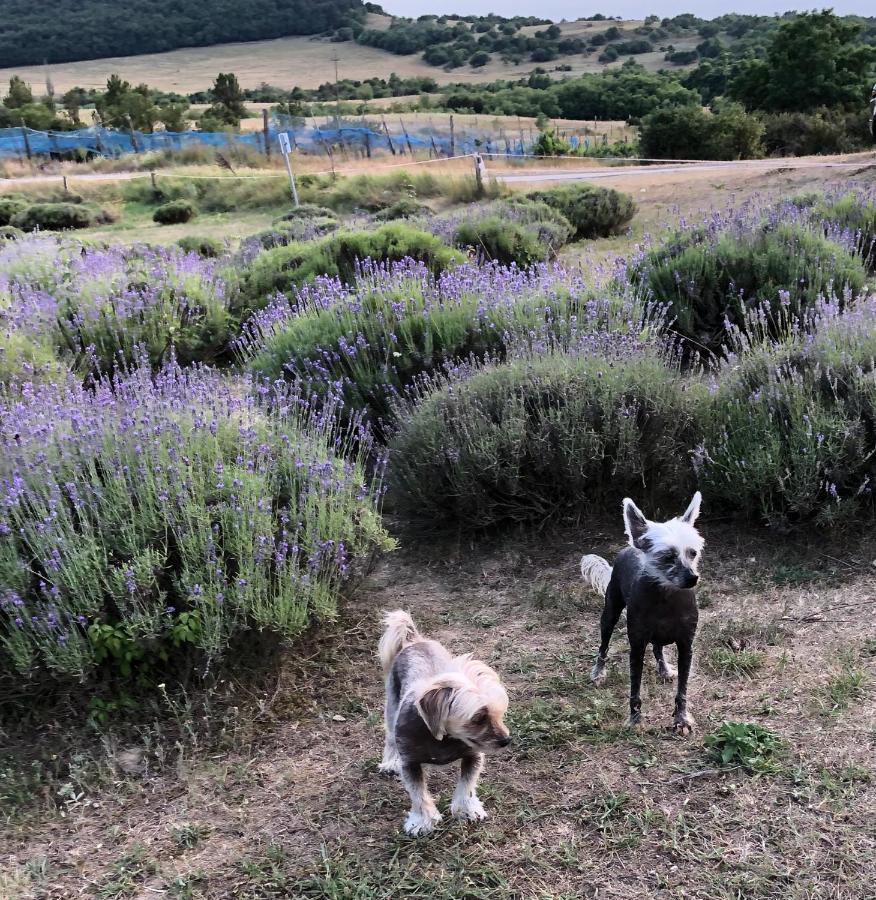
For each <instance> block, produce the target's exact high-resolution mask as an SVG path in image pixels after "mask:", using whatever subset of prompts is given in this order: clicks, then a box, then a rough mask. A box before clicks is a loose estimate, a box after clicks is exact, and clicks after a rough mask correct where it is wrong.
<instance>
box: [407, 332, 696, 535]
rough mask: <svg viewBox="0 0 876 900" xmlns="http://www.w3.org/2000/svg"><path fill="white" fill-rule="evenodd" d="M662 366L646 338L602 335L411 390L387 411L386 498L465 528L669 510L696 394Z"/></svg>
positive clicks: (668, 361) (685, 476) (682, 472)
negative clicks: (641, 507) (641, 505)
mask: <svg viewBox="0 0 876 900" xmlns="http://www.w3.org/2000/svg"><path fill="white" fill-rule="evenodd" d="M673 360H674V357H673V354H672V352H671V347H670V346H668V345H666V344H665V342H664V341H663V340H661V339H659V338H657V337H652V336H648V335H647V334H640V333H637V332H636V331H635V330H633V331H631V332H629V333H626V334H624V333H620V332H611V331H604V332H599V333H594V334H590V335H584V336H582V337H581V338H579V340H578V341H577V342H576V344H575V345H574V346H573V347H571V348H569V349H568V350H566V351H563V352H561V351H558V350H556V349H553V350H544V349H542V352H533V351H532V350H529V349H527V350H526V351H525V352H523V353H522V354H515V356H514V358H513V359H512V360H510V361H509V362H508V363H507V364H505V365H497V364H495V363H493V362H489V363H487V364H486V365H483V366H473V367H470V368H469V369H468V370H467V371H462V372H454V373H452V374H449V375H442V376H438V377H433V378H431V379H428V380H427V381H424V382H421V383H420V385H419V386H418V390H417V391H416V392H415V393H414V394H413V395H412V396H410V397H409V398H407V399H404V400H400V401H399V402H398V403H397V407H398V408H397V419H398V422H399V426H398V430H397V432H396V434H395V436H394V438H393V440H392V441H391V444H390V453H391V461H392V464H391V468H390V477H391V485H392V491H393V496H394V497H395V499H396V500H397V501H398V502H399V504H400V505H401V506H402V508H403V509H405V510H406V511H408V512H409V513H410V514H412V515H414V516H416V517H418V518H420V517H422V518H425V519H427V520H429V521H430V522H432V523H434V522H438V523H447V522H452V523H453V524H455V525H457V526H459V527H463V528H466V529H477V528H485V527H491V526H494V525H497V524H505V523H509V522H527V521H528V522H531V521H544V520H547V519H551V518H553V517H555V516H556V515H557V514H568V513H574V514H576V515H578V516H587V515H589V514H592V513H593V512H594V511H599V512H601V511H604V510H605V509H606V508H615V507H616V505H617V503H618V502H619V501H618V498H619V497H622V496H623V495H624V493H633V494H635V496H636V497H642V498H643V500H645V501H646V502H648V503H649V504H650V506H651V507H652V508H659V506H660V503H661V501H663V500H670V501H673V502H675V503H676V505H677V503H678V502H680V501H681V498H682V497H683V496H684V495H685V494H686V493H687V492H688V491H689V488H690V484H691V481H692V472H691V469H690V464H689V462H688V458H687V449H688V447H689V446H691V445H692V444H691V441H692V439H693V437H694V436H695V434H696V431H695V414H696V401H697V399H698V398H699V396H700V394H701V393H702V391H699V392H697V391H694V390H692V389H691V385H690V384H685V382H684V380H683V379H682V376H681V374H680V372H679V369H678V367H677V365H675V363H674V361H673ZM686 388H687V389H686Z"/></svg>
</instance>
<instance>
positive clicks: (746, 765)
mask: <svg viewBox="0 0 876 900" xmlns="http://www.w3.org/2000/svg"><path fill="white" fill-rule="evenodd" d="M705 743H706V748H707V749H708V750H709V751H710V752H711V754H712V756H713V758H714V759H715V760H716V761H717V762H718V763H720V764H721V765H722V766H734V765H735V766H741V767H742V768H743V769H745V770H746V771H748V772H752V773H757V774H770V773H774V772H775V771H776V769H777V766H778V764H779V761H780V756H781V754H782V751H783V748H784V745H783V744H782V741H781V739H780V738H779V736H778V735H777V734H775V733H774V732H772V731H770V730H769V729H767V728H763V727H761V726H760V725H756V724H754V723H752V722H723V723H721V726H720V727H719V728H718V729H717V730H716V731H714V732H712V733H711V734H708V735H706V741H705Z"/></svg>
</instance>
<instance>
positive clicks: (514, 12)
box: [378, 0, 876, 21]
mask: <svg viewBox="0 0 876 900" xmlns="http://www.w3.org/2000/svg"><path fill="white" fill-rule="evenodd" d="M378 2H380V5H381V6H382V7H383V8H384V9H385V10H386V11H387V12H389V13H393V14H394V15H397V16H411V17H412V18H416V17H417V16H421V15H424V14H425V13H435V14H441V13H461V14H463V15H486V14H487V13H491V12H495V13H498V14H500V15H503V16H506V17H511V16H518V15H521V16H541V17H542V18H546V19H553V20H554V21H559V20H560V19H580V18H582V17H583V16H586V15H589V14H594V13H599V12H601V13H602V14H603V15H606V16H608V15H611V16H621V17H622V18H624V19H644V18H645V16H647V15H657V16H676V15H678V14H679V13H682V12H687V13H693V14H694V15H697V16H700V17H701V18H703V19H710V18H713V17H714V16H720V15H723V14H724V13H730V12H735V13H752V14H756V15H761V16H764V15H773V14H775V13H783V12H786V11H787V10H789V9H800V10H807V9H821V8H822V7H832V8H833V10H834V12H836V13H838V14H840V15H848V14H858V15H862V16H866V15H874V14H876V9H874V4H873V3H872V2H871V0H823V2H821V3H819V2H811V3H806V2H803V3H795V2H794V0H784V2H782V0H680V2H679V0H586V2H583V3H582V2H581V0H378Z"/></svg>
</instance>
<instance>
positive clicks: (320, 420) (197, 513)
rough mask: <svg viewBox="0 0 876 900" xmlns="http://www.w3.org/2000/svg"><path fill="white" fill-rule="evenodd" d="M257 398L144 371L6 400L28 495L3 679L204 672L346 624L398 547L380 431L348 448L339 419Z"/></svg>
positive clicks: (8, 529)
mask: <svg viewBox="0 0 876 900" xmlns="http://www.w3.org/2000/svg"><path fill="white" fill-rule="evenodd" d="M250 388H251V385H249V384H247V383H245V382H241V383H239V382H235V381H233V380H229V379H226V378H224V377H223V376H221V375H220V374H218V373H215V372H212V371H211V370H209V369H202V368H195V369H190V370H183V369H180V368H178V367H176V366H175V365H169V366H167V367H165V368H163V369H162V370H161V371H160V372H159V373H158V375H157V377H156V376H154V375H153V372H152V371H151V369H150V368H149V367H148V366H147V367H144V368H137V369H134V370H133V371H131V372H129V373H127V374H125V375H120V376H118V377H117V378H116V379H114V380H113V381H112V382H110V381H109V380H101V381H99V382H98V383H97V384H96V385H95V386H94V389H93V390H90V389H86V388H84V387H82V386H81V385H80V384H79V383H78V382H76V381H75V380H73V379H70V380H68V381H66V382H64V383H62V384H60V385H48V386H42V387H36V388H33V387H28V388H26V389H22V390H20V391H13V392H12V393H11V394H10V395H7V396H6V397H4V398H3V399H2V400H0V426H2V427H0V478H2V479H3V481H4V483H6V482H7V481H8V483H9V484H14V485H15V488H14V492H13V493H11V494H8V495H7V496H6V497H5V499H4V503H3V506H2V510H0V672H7V673H8V672H10V671H16V672H18V673H21V674H22V675H31V674H35V673H38V672H43V673H46V672H47V673H49V674H51V675H53V676H55V677H60V678H69V679H79V680H84V679H86V678H88V677H89V676H91V675H92V674H93V673H94V672H95V670H96V669H97V668H98V667H99V666H104V667H106V668H107V669H109V671H110V672H111V673H112V675H113V676H114V677H115V678H116V679H118V678H119V677H121V678H130V677H136V676H137V675H142V674H143V672H144V671H149V670H150V668H151V670H152V671H153V672H154V671H155V669H156V668H161V667H166V671H167V672H168V673H169V674H170V675H173V674H174V673H177V672H181V671H187V664H188V665H189V666H191V665H192V664H194V665H196V666H197V667H198V668H199V669H200V670H201V671H204V670H206V669H207V668H208V667H209V666H210V665H211V664H215V663H216V662H218V661H219V659H220V658H221V657H222V655H223V654H224V653H225V652H226V651H227V649H228V646H229V643H230V642H231V641H232V639H233V638H234V637H235V636H236V635H238V634H239V633H240V632H242V631H245V630H250V629H254V630H264V631H267V632H271V633H274V634H276V635H278V636H279V637H281V638H290V637H294V636H295V635H298V634H300V633H301V632H302V631H304V629H306V628H307V627H308V625H309V624H312V623H314V622H316V621H320V620H326V619H330V618H332V617H333V616H334V615H335V614H336V610H337V601H338V596H339V593H340V590H341V588H342V586H343V584H344V582H345V580H346V579H347V578H348V576H349V574H350V572H351V570H352V568H353V567H354V566H355V565H356V563H357V562H358V561H359V560H361V559H364V558H366V557H367V556H368V555H369V554H370V553H371V552H372V551H373V550H375V549H377V548H378V547H381V546H386V545H387V543H388V541H387V539H386V535H385V532H384V531H383V529H382V526H381V524H380V519H379V515H378V512H377V505H378V499H377V498H378V493H377V490H376V485H379V475H378V481H377V483H376V484H375V485H371V486H369V483H368V480H367V477H366V473H365V468H364V465H365V457H366V455H367V452H368V444H367V436H365V435H363V434H360V435H359V440H360V442H362V441H364V443H361V446H358V447H354V446H351V445H350V443H349V441H348V439H347V438H346V437H344V435H343V434H342V433H341V432H339V431H338V430H337V426H336V422H335V420H334V418H333V416H332V415H331V414H330V412H329V411H324V414H323V415H321V416H315V415H311V414H308V413H307V412H306V411H305V408H306V404H304V403H302V402H297V401H298V400H299V399H300V398H298V397H296V396H295V395H290V396H289V397H288V398H287V402H286V403H285V404H282V410H280V408H279V406H280V404H278V405H277V407H276V408H273V409H271V410H268V409H267V404H266V403H265V402H264V400H262V399H259V395H258V394H257V393H256V392H254V391H252V390H251V389H250ZM84 423H87V426H86V427H83V424H84ZM13 424H14V427H13ZM147 432H148V437H147V434H146V433H147ZM48 573H51V574H48Z"/></svg>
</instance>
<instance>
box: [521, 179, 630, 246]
mask: <svg viewBox="0 0 876 900" xmlns="http://www.w3.org/2000/svg"><path fill="white" fill-rule="evenodd" d="M528 196H529V197H530V198H531V199H533V200H539V201H541V202H542V203H546V204H547V205H548V206H551V207H553V208H554V209H556V210H559V212H561V213H562V214H563V215H564V216H565V217H566V219H567V220H568V221H569V222H571V223H572V226H573V227H574V229H575V237H576V238H578V239H579V240H580V239H584V238H598V237H609V236H610V235H612V234H619V233H620V232H621V231H622V230H623V228H624V226H625V225H626V224H627V223H628V222H629V221H630V219H632V218H633V216H634V215H635V212H636V204H635V203H634V202H633V198H632V197H630V196H629V195H627V194H622V193H620V192H619V191H616V190H614V189H613V188H601V187H594V186H593V185H590V184H573V185H562V186H560V187H555V188H550V189H548V190H544V191H536V192H534V193H531V194H529V195H528Z"/></svg>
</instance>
